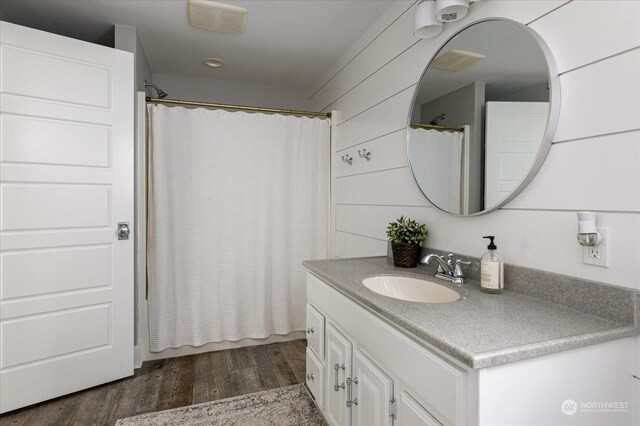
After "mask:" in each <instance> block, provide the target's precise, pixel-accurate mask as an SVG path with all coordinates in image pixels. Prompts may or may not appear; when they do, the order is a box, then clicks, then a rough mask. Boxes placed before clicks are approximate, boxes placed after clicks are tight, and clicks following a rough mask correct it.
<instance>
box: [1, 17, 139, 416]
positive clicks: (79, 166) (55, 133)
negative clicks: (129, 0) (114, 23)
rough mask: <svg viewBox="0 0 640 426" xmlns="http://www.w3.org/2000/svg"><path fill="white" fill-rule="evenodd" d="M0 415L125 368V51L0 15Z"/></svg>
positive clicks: (129, 183)
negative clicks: (120, 232) (120, 231)
mask: <svg viewBox="0 0 640 426" xmlns="http://www.w3.org/2000/svg"><path fill="white" fill-rule="evenodd" d="M0 50H1V52H0V58H1V59H0V61H1V62H0V70H1V73H0V74H1V77H0V78H1V80H0V83H1V86H0V87H1V90H0V123H1V128H0V196H1V203H2V205H1V206H0V355H1V359H0V412H6V411H10V410H14V409H16V408H20V407H22V406H25V405H29V404H33V403H36V402H40V401H43V400H46V399H50V398H55V397H58V396H61V395H64V394H67V393H70V392H75V391H78V390H81V389H84V388H87V387H91V386H95V385H98V384H101V383H104V382H107V381H112V380H116V379H119V378H122V377H125V376H128V375H131V374H132V373H133V327H134V324H133V239H132V238H131V239H129V240H122V241H119V240H117V238H116V226H117V222H129V224H130V225H129V226H130V227H132V225H133V96H132V93H133V56H132V55H131V54H130V53H128V52H122V51H118V50H115V49H110V48H106V47H103V46H98V45H94V44H90V43H85V42H81V41H78V40H73V39H69V38H66V37H61V36H57V35H53V34H49V33H45V32H42V31H37V30H33V29H29V28H25V27H20V26H18V25H14V24H10V23H6V22H0Z"/></svg>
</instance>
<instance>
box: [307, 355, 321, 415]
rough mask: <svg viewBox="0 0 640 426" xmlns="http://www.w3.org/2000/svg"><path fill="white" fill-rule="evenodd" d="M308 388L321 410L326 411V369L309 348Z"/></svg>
mask: <svg viewBox="0 0 640 426" xmlns="http://www.w3.org/2000/svg"><path fill="white" fill-rule="evenodd" d="M306 379H307V386H308V387H309V390H310V391H311V394H312V395H313V397H314V398H315V400H316V404H318V407H320V409H324V394H323V392H324V367H323V365H322V362H321V361H320V360H319V359H318V358H317V356H316V354H315V352H313V351H312V350H311V348H307V374H306Z"/></svg>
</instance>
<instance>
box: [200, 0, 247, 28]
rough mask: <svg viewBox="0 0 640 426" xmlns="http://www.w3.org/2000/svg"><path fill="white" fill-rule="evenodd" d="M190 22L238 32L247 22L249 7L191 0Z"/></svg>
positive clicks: (202, 26)
mask: <svg viewBox="0 0 640 426" xmlns="http://www.w3.org/2000/svg"><path fill="white" fill-rule="evenodd" d="M189 23H190V24H191V25H193V26H194V27H198V28H204V29H206V30H211V31H220V32H223V33H234V34H238V33H241V32H242V31H244V26H245V24H246V23H247V9H243V8H242V7H237V6H231V5H228V4H222V3H216V2H214V1H208V0H189Z"/></svg>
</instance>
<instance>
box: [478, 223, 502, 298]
mask: <svg viewBox="0 0 640 426" xmlns="http://www.w3.org/2000/svg"><path fill="white" fill-rule="evenodd" d="M483 238H488V239H489V240H490V241H491V242H490V243H489V245H488V246H487V249H488V250H487V252H486V253H485V254H484V255H483V256H482V258H481V259H480V290H481V291H483V292H485V293H491V294H500V293H502V292H503V291H504V261H503V259H502V256H501V255H500V253H498V247H497V246H496V245H495V244H494V242H493V240H494V238H495V237H494V236H493V235H489V236H486V237H483Z"/></svg>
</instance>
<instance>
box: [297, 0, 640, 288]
mask: <svg viewBox="0 0 640 426" xmlns="http://www.w3.org/2000/svg"><path fill="white" fill-rule="evenodd" d="M416 6H417V2H415V1H398V2H396V3H395V4H394V5H393V6H392V7H391V8H390V9H389V10H388V12H387V13H386V14H385V15H383V16H382V17H381V18H380V19H379V20H378V21H377V22H376V23H375V24H374V25H372V26H371V28H370V29H369V30H368V31H367V33H365V34H364V35H363V36H362V38H361V39H360V40H358V41H357V42H356V43H354V45H353V46H351V48H349V50H348V51H347V52H346V53H345V54H344V55H343V57H342V58H340V59H339V60H338V61H337V62H336V63H335V64H334V65H333V66H332V67H331V68H330V69H329V70H328V71H327V72H326V73H325V75H324V76H323V77H322V78H321V79H319V80H318V81H317V82H316V84H314V85H313V87H312V88H311V89H310V91H309V98H310V102H311V104H312V106H313V108H312V109H319V110H325V111H329V110H338V111H339V114H338V115H337V117H335V118H334V119H335V120H336V121H337V130H336V133H337V138H336V140H334V150H335V152H334V153H333V163H332V164H333V170H334V182H333V183H334V185H335V194H334V199H335V206H334V209H335V215H336V217H335V229H334V230H333V231H334V254H335V255H336V256H338V257H355V256H368V255H384V254H386V237H385V228H386V225H387V223H388V222H389V221H391V220H393V219H395V218H396V217H397V216H399V215H401V214H405V215H409V216H411V217H413V218H415V219H418V220H420V221H423V222H425V223H427V224H428V226H429V229H430V234H429V238H428V240H427V245H428V246H430V247H434V248H439V249H445V250H452V251H456V252H460V253H466V254H469V255H472V256H480V255H481V254H482V253H483V252H484V251H485V250H486V248H485V246H486V244H485V243H484V241H483V240H482V238H481V237H482V236H483V235H486V234H487V233H490V234H495V235H496V236H497V242H498V245H499V247H500V249H501V250H502V251H503V253H504V254H505V257H506V260H507V261H508V262H509V263H512V264H517V265H523V266H527V267H531V268H538V269H542V270H547V271H553V272H557V273H561V274H567V275H572V276H577V277H582V278H587V279H593V280H597V281H602V282H606V283H612V284H618V285H622V286H628V287H632V288H638V289H640V279H639V278H638V277H640V262H639V260H640V244H638V241H639V240H640V167H639V164H640V78H639V77H638V76H640V27H639V26H638V19H639V17H640V2H635V1H589V0H584V1H583V0H574V1H491V0H482V1H480V2H477V3H475V4H473V5H472V7H471V11H470V13H469V15H467V17H466V18H465V19H464V20H462V22H459V23H452V24H447V25H445V30H444V31H443V33H442V34H440V35H439V36H438V37H436V38H433V39H424V40H418V39H416V38H414V37H413V35H412V31H413V29H412V25H413V22H412V20H413V13H414V9H415V7H416ZM489 17H501V18H508V19H512V20H515V21H518V22H521V23H523V24H526V25H528V26H529V27H530V28H532V29H533V30H534V31H536V32H537V33H538V34H540V35H541V37H542V38H543V39H544V40H545V41H546V43H547V44H548V45H549V47H550V49H551V51H552V52H553V55H554V57H555V60H556V62H557V66H558V71H559V73H560V86H561V113H560V118H559V125H558V129H557V132H556V136H555V139H554V145H553V147H552V149H551V152H550V154H549V156H548V157H547V160H546V162H545V164H544V166H543V167H542V169H541V170H540V172H539V173H538V175H537V176H536V178H535V179H534V181H533V182H532V183H531V184H530V185H529V187H528V188H527V189H525V191H524V192H523V193H522V194H521V195H520V196H518V197H517V198H516V199H515V200H514V201H513V202H511V203H509V204H508V205H507V206H505V207H504V208H502V209H501V210H499V211H497V212H494V213H491V214H489V215H485V216H480V217H475V218H456V217H451V216H448V215H445V214H443V213H441V212H439V211H438V210H437V209H435V208H433V207H432V206H430V205H429V203H428V202H427V200H426V199H425V198H424V197H423V196H422V194H421V193H420V191H419V190H418V188H417V187H416V185H415V183H414V181H413V178H412V175H411V171H410V169H409V168H408V161H407V157H406V142H405V139H406V130H405V126H406V120H407V114H408V111H409V108H410V103H411V97H412V95H413V92H414V90H415V87H416V83H417V81H418V80H419V78H420V76H421V73H422V71H423V69H424V68H425V66H426V65H427V64H428V62H429V60H430V58H431V57H432V55H433V54H434V53H435V52H436V51H437V49H438V48H439V47H440V46H441V45H442V44H443V43H444V42H446V40H447V39H448V38H449V37H451V36H452V35H453V34H454V33H455V32H457V31H458V30H459V29H460V28H461V27H463V26H466V25H468V24H470V23H471V22H473V21H475V20H480V19H484V18H489ZM362 148H365V149H367V150H368V151H370V152H371V153H372V159H371V161H369V162H366V161H363V160H361V159H360V158H358V155H357V150H358V149H362ZM347 153H348V154H350V155H351V156H352V157H354V163H353V165H352V166H351V167H349V166H347V165H346V164H345V163H343V162H342V161H341V159H340V156H341V155H343V154H347ZM579 210H596V211H598V212H599V217H598V221H599V225H600V226H607V227H609V228H610V243H611V246H610V259H611V267H610V268H601V267H594V266H587V265H584V264H583V263H582V250H581V247H580V246H579V245H578V244H577V242H576V230H577V219H576V215H575V212H576V211H579Z"/></svg>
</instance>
